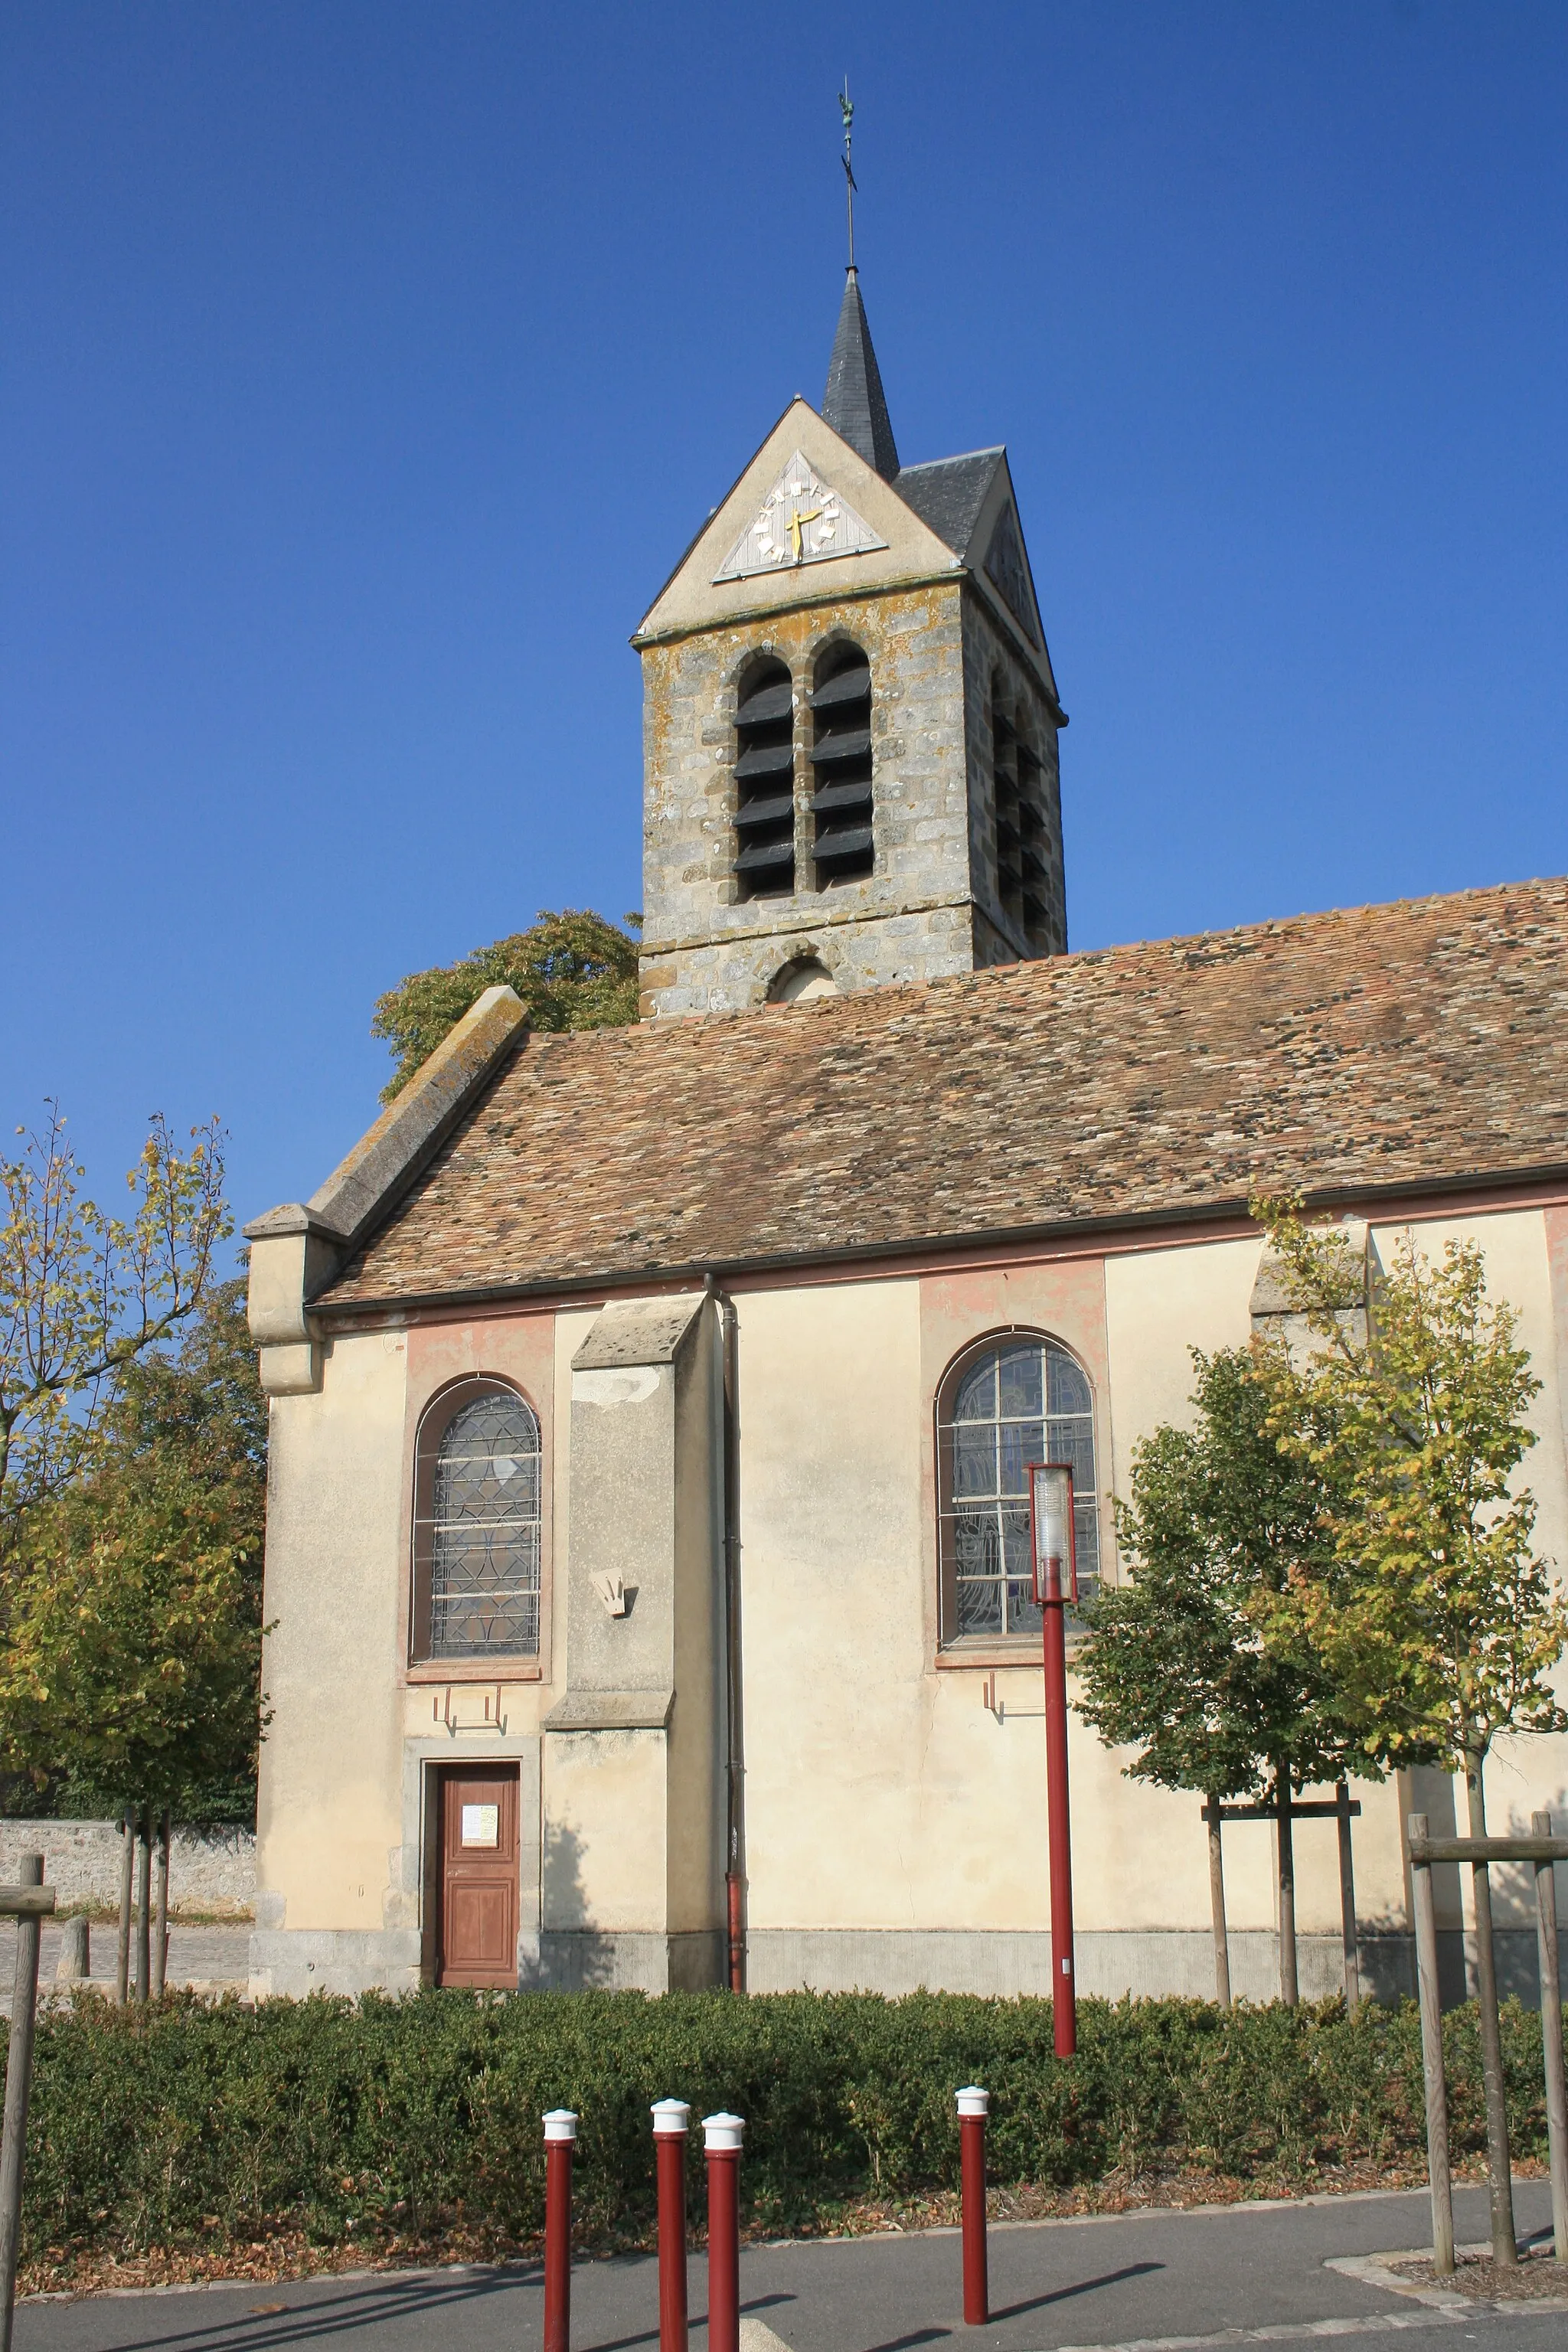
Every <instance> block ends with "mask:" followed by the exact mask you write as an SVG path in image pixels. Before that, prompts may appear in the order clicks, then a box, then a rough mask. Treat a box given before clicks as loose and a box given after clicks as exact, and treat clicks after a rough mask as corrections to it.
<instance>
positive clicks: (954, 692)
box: [632, 267, 1067, 1018]
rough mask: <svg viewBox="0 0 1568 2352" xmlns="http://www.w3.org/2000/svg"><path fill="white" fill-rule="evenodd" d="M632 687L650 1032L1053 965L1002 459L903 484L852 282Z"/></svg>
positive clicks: (1049, 761)
mask: <svg viewBox="0 0 1568 2352" xmlns="http://www.w3.org/2000/svg"><path fill="white" fill-rule="evenodd" d="M632 643H633V644H634V645H635V646H636V647H637V651H638V652H639V654H640V655H641V656H642V660H643V690H644V693H643V708H644V786H643V803H644V833H643V888H644V897H643V906H644V915H645V924H646V929H645V932H644V939H643V951H642V969H641V978H642V1009H643V1013H644V1017H645V1018H657V1017H659V1016H663V1015H666V1014H671V1013H705V1012H710V1011H724V1010H730V1009H737V1008H742V1007H747V1006H752V1005H757V1004H762V1003H768V1002H788V1001H790V1000H792V999H795V998H798V997H802V996H807V995H821V994H826V993H830V992H847V991H849V990H852V989H858V988H870V987H875V986H877V985H879V983H881V982H889V981H905V980H931V979H935V978H937V977H939V976H941V975H942V974H946V973H952V972H963V971H976V970H979V969H980V968H982V967H984V965H987V964H996V963H1013V962H1016V961H1020V960H1021V959H1023V958H1026V957H1032V956H1045V955H1059V954H1061V953H1062V952H1063V951H1064V950H1065V949H1066V947H1067V903H1066V895H1065V886H1064V880H1063V872H1062V835H1061V803H1060V793H1059V786H1058V761H1057V738H1058V731H1059V730H1060V729H1061V728H1063V727H1064V726H1065V725H1066V724H1067V715H1066V713H1065V712H1064V711H1063V709H1062V708H1061V704H1060V702H1059V701H1058V697H1057V688H1056V680H1055V677H1053V675H1052V671H1051V663H1050V656H1049V654H1048V653H1047V648H1046V638H1045V631H1044V629H1043V627H1042V625H1041V622H1040V614H1039V607H1038V604H1037V602H1036V599H1035V590H1034V581H1033V576H1032V574H1031V572H1030V569H1029V559H1028V556H1027V554H1026V551H1025V546H1024V535H1023V529H1022V526H1021V524H1020V522H1019V520H1018V509H1017V504H1016V499H1015V497H1014V493H1013V484H1012V478H1011V476H1010V474H1009V472H1008V467H1007V456H1006V451H1005V449H983V450H977V451H975V452H974V453H973V454H972V455H971V456H968V457H943V458H938V459H936V460H934V461H932V462H931V463H929V464H926V465H919V466H900V463H899V454H898V449H897V447H896V446H895V444H894V439H893V428H892V424H891V421H890V419H889V415H888V404H887V401H886V399H885V397H884V395H883V392H882V380H881V376H880V373H879V370H878V366H877V357H876V353H875V352H874V351H873V350H872V348H871V336H870V330H869V328H868V325H867V321H866V310H865V305H864V303H863V302H862V300H861V299H860V288H859V281H858V277H857V274H856V271H855V269H854V268H853V267H851V268H850V269H849V272H848V279H847V285H846V287H845V289H844V303H843V308H842V310H841V311H840V313H839V319H838V331H837V336H836V338H835V341H834V345H833V357H832V361H831V363H830V365H829V368H828V374H827V389H826V394H825V395H824V398H823V403H822V408H821V411H820V413H819V412H818V411H817V410H816V409H814V408H813V407H812V406H811V405H810V404H809V403H808V402H807V401H805V400H804V399H801V398H799V397H798V396H797V397H796V398H795V400H794V401H792V402H791V404H790V405H789V407H788V408H786V409H785V411H784V415H783V416H782V417H781V418H780V419H779V422H778V423H777V425H775V426H774V427H773V431H772V432H771V433H770V434H769V436H768V437H767V439H766V440H765V441H764V442H763V446H762V447H761V448H760V449H759V450H758V452H757V454H756V456H755V457H753V458H752V462H751V464H750V465H749V466H748V467H746V470H745V472H744V473H743V474H742V477H741V478H740V480H739V481H738V482H737V483H736V484H735V486H734V488H733V489H731V492H730V494H729V496H728V497H727V498H726V499H725V500H724V502H723V504H722V505H721V507H719V508H717V509H715V511H714V513H713V514H712V516H711V517H710V520H709V521H708V523H707V524H706V525H705V527H704V528H703V530H701V531H700V533H699V534H698V537H697V539H696V541H695V542H694V544H693V545H692V546H691V548H690V549H689V551H688V552H687V553H686V555H685V556H684V557H683V558H682V559H681V562H680V564H679V568H678V569H677V571H676V572H675V573H674V575H673V576H672V578H671V579H670V580H669V582H668V584H667V585H666V586H665V588H664V589H663V590H662V591H661V593H660V594H659V596H658V599H657V601H656V602H655V604H654V605H653V607H652V610H651V611H650V612H649V613H648V614H647V617H646V619H645V620H644V621H643V624H642V625H641V627H640V628H639V629H638V631H637V635H636V636H635V637H634V638H633V640H632Z"/></svg>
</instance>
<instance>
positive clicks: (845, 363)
mask: <svg viewBox="0 0 1568 2352" xmlns="http://www.w3.org/2000/svg"><path fill="white" fill-rule="evenodd" d="M822 414H823V417H824V420H825V421H826V423H827V424H829V425H832V427H833V430H834V431H835V433H837V434H838V435H839V436H840V437H841V438H842V439H844V440H846V441H847V442H848V444H849V446H850V447H851V449H853V450H854V451H855V452H856V454H857V456H858V457H864V458H865V460H866V463H867V464H868V466H875V467H876V469H877V471H878V473H879V474H880V475H881V477H882V479H883V480H884V481H885V482H890V481H891V480H892V479H893V477H894V476H895V475H896V474H897V472H898V470H899V452H898V446H897V444H896V443H895V442H894V439H893V427H892V421H891V419H890V418H889V415H888V403H887V398H886V395H885V394H884V393H883V391H882V377H881V373H880V371H879V368H878V365H877V354H876V352H874V351H873V350H872V348H871V330H870V328H869V327H868V325H867V323H866V305H865V304H864V302H862V301H861V299H860V280H859V278H858V275H857V273H856V268H855V265H854V263H853V262H851V263H850V265H849V268H848V272H847V277H846V279H845V285H844V305H843V308H842V309H841V310H840V311H839V313H838V331H837V334H836V335H835V336H834V338H833V357H832V358H831V359H830V360H829V361H828V362H827V390H826V392H825V393H824V394H823V396H822Z"/></svg>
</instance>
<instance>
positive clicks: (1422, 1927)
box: [1409, 1813, 1454, 2278]
mask: <svg viewBox="0 0 1568 2352" xmlns="http://www.w3.org/2000/svg"><path fill="white" fill-rule="evenodd" d="M1409 1829H1410V1885H1411V1892H1412V1894H1413V1895H1414V1896H1415V1984H1416V1990H1417V1991H1418V1992H1419V1994H1420V1997H1421V2072H1422V2074H1423V2075H1424V2076H1425V2078H1426V2178H1427V2179H1428V2181H1429V2182H1430V2183H1431V2189H1432V2268H1433V2269H1434V2271H1436V2273H1438V2274H1439V2275H1440V2276H1442V2277H1445V2278H1446V2277H1447V2276H1449V2275H1450V2274H1451V2273H1452V2271H1453V2268H1454V2189H1453V2183H1452V2180H1451V2179H1450V2177H1449V2172H1448V2090H1447V2084H1446V2083H1445V2081H1444V2079H1443V2004H1442V2001H1441V2000H1440V1998H1439V1996H1438V1991H1437V1914H1436V1909H1435V1908H1434V1906H1433V1902H1432V1865H1431V1864H1430V1862H1428V1861H1426V1860H1425V1859H1421V1860H1417V1858H1416V1857H1417V1853H1418V1852H1419V1850H1420V1847H1421V1846H1422V1845H1423V1844H1424V1843H1425V1842H1426V1814H1425V1813H1412V1814H1411V1816H1410V1822H1409Z"/></svg>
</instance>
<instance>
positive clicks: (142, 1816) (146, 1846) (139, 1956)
mask: <svg viewBox="0 0 1568 2352" xmlns="http://www.w3.org/2000/svg"><path fill="white" fill-rule="evenodd" d="M152 1876H153V1808H152V1806H151V1805H138V1806H137V1808H136V1998H137V2000H139V2001H143V2000H146V1998H147V1993H148V1989H149V1979H150V1977H151V1974H152V1958H153V1922H152V1916H151V1911H152V1906H151V1901H150V1897H151V1895H152V1885H151V1881H152Z"/></svg>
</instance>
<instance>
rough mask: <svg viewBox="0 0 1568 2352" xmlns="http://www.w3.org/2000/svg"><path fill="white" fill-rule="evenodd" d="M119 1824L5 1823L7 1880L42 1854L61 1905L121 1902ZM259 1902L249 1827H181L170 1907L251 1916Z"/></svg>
mask: <svg viewBox="0 0 1568 2352" xmlns="http://www.w3.org/2000/svg"><path fill="white" fill-rule="evenodd" d="M23 1853H41V1854H42V1855H43V1857H44V1879H45V1883H46V1885H49V1886H52V1887H53V1888H54V1890H55V1893H56V1895H57V1897H58V1903H59V1906H60V1908H61V1909H62V1910H68V1909H81V1908H83V1907H86V1906H90V1907H91V1908H92V1909H94V1910H107V1911H113V1910H117V1909H118V1908H119V1905H120V1857H121V1831H120V1824H119V1822H0V1880H8V1881H9V1880H14V1879H15V1878H16V1857H17V1855H18V1854H23ZM255 1900H256V1838H255V1835H254V1833H253V1832H251V1831H249V1830H240V1829H211V1830H179V1829H177V1830H176V1831H175V1832H174V1837H173V1839H172V1840H171V1841H170V1850H169V1908H170V1910H171V1911H174V1912H191V1911H207V1912H216V1913H217V1914H219V1915H220V1916H230V1917H233V1918H236V1919H247V1918H249V1916H250V1914H251V1907H252V1906H253V1904H254V1902H255Z"/></svg>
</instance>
